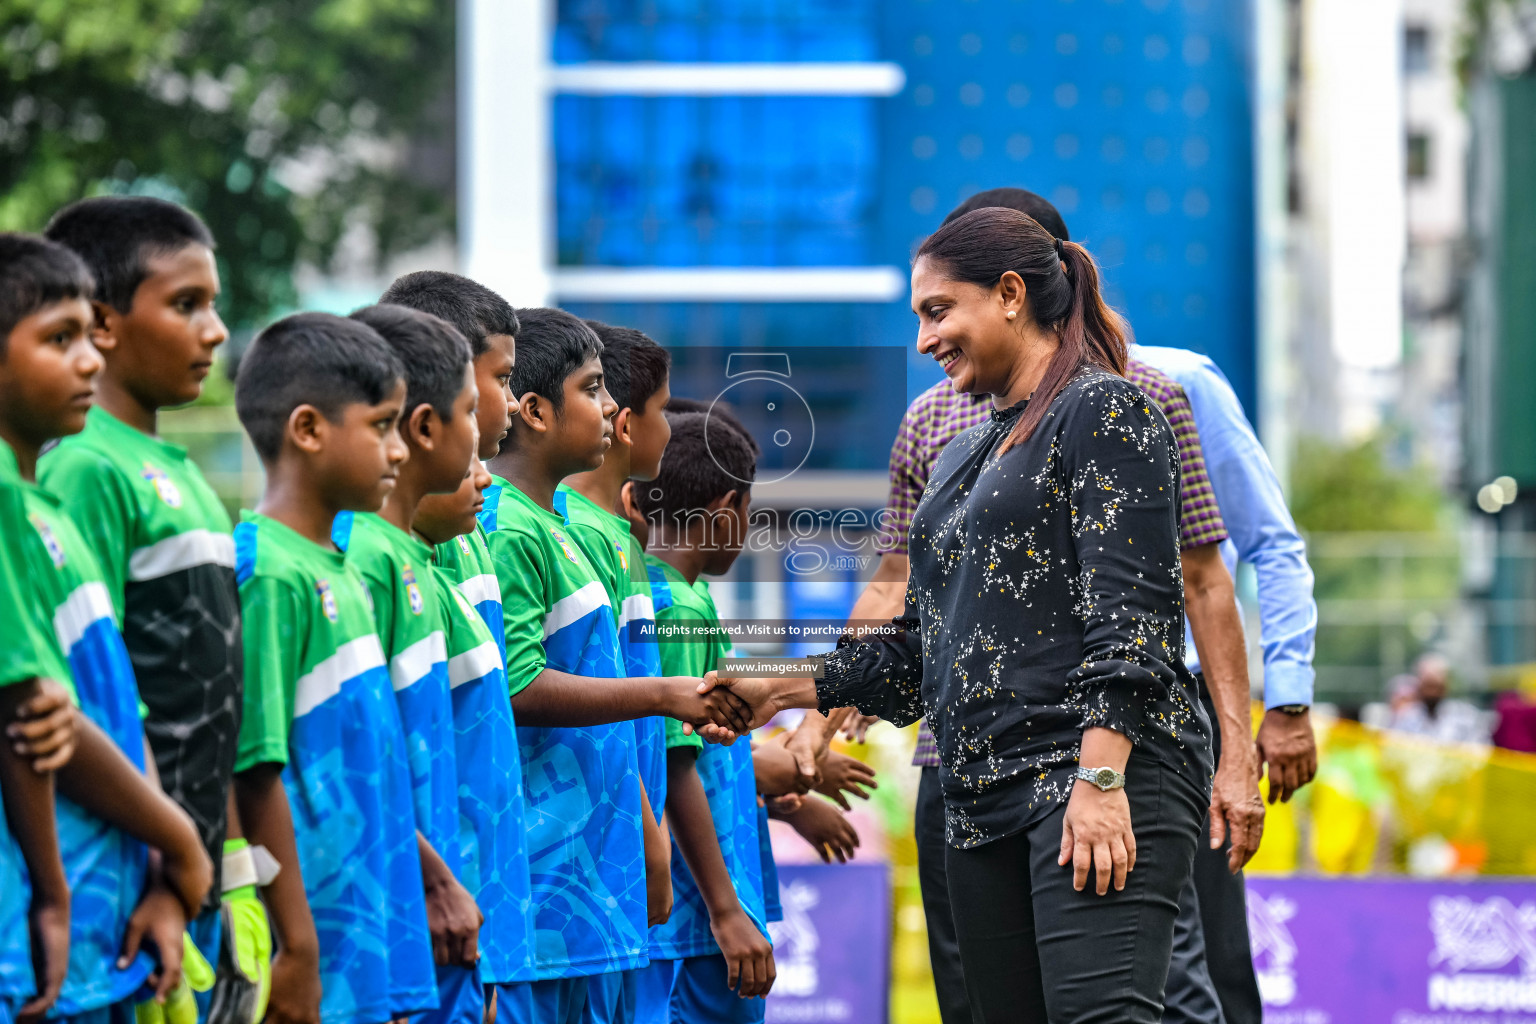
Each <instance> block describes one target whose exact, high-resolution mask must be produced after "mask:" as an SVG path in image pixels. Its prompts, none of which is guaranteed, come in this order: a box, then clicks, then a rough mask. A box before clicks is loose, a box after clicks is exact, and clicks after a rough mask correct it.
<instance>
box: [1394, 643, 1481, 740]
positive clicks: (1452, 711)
mask: <svg viewBox="0 0 1536 1024" xmlns="http://www.w3.org/2000/svg"><path fill="white" fill-rule="evenodd" d="M1414 675H1415V676H1417V677H1418V688H1417V690H1416V692H1415V694H1414V698H1413V699H1412V700H1409V701H1407V702H1405V703H1403V704H1402V705H1401V706H1399V707H1396V708H1395V709H1394V710H1393V714H1392V717H1391V720H1390V721H1389V722H1388V723H1387V728H1389V729H1394V730H1396V731H1397V732H1406V733H1412V734H1413V735H1415V736H1424V737H1426V738H1428V739H1432V740H1438V741H1440V742H1442V743H1476V744H1479V745H1482V746H1487V745H1488V743H1489V737H1490V735H1491V733H1492V731H1493V728H1492V723H1491V722H1490V721H1489V717H1490V716H1489V715H1488V713H1487V712H1485V711H1482V710H1479V709H1478V707H1477V706H1476V705H1475V704H1473V703H1472V702H1471V701H1466V700H1460V699H1457V698H1455V697H1447V696H1446V691H1447V689H1448V688H1449V684H1450V679H1451V664H1450V662H1448V661H1447V660H1446V659H1445V658H1444V657H1443V656H1442V655H1439V654H1434V653H1430V654H1426V655H1424V656H1423V657H1421V658H1420V659H1419V660H1418V662H1417V664H1415V665H1414Z"/></svg>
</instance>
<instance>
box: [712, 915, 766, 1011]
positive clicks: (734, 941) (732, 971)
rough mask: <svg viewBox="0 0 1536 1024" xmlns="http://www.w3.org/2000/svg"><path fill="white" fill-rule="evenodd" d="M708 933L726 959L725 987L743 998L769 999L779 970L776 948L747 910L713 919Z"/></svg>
mask: <svg viewBox="0 0 1536 1024" xmlns="http://www.w3.org/2000/svg"><path fill="white" fill-rule="evenodd" d="M709 930H710V931H711V932H713V933H714V936H715V941H716V942H717V943H719V944H720V952H721V954H722V955H724V957H725V970H726V979H725V983H726V986H727V987H728V988H730V989H733V990H736V989H737V986H738V984H739V985H740V989H739V990H737V994H738V995H740V996H741V998H743V999H748V998H751V997H752V996H766V995H767V994H768V990H769V989H771V988H773V979H774V978H775V977H776V976H777V971H776V969H775V968H774V965H773V945H772V944H771V943H770V942H769V941H768V940H767V939H765V938H763V933H762V932H760V931H758V930H757V925H755V924H753V923H752V919H751V918H750V917H748V916H747V914H746V911H744V910H742V909H741V908H740V907H737V908H736V909H734V910H731V911H727V912H726V913H723V914H720V915H719V916H711V917H710V919H709Z"/></svg>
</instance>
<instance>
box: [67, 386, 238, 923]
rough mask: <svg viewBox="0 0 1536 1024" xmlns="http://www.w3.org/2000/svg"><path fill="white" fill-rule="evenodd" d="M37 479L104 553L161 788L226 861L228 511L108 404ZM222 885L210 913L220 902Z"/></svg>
mask: <svg viewBox="0 0 1536 1024" xmlns="http://www.w3.org/2000/svg"><path fill="white" fill-rule="evenodd" d="M38 481H39V482H40V483H41V484H42V485H43V487H45V488H46V489H48V490H49V491H51V492H53V493H54V494H55V495H57V496H58V498H59V500H60V501H61V502H62V503H63V506H64V509H65V510H66V511H67V512H68V514H69V517H70V518H71V519H73V520H74V522H75V525H76V526H77V527H78V528H79V530H80V532H81V533H82V534H84V535H85V538H86V540H87V541H89V542H90V545H91V547H92V548H93V549H94V550H95V552H96V558H97V561H98V562H99V563H100V564H101V571H102V578H103V580H104V582H105V583H106V587H107V592H108V593H109V594H110V596H111V599H112V604H113V607H114V608H115V609H116V610H117V615H118V619H119V621H120V622H121V623H122V627H123V642H124V643H125V644H126V645H127V647H128V656H129V657H130V658H131V659H132V661H133V670H134V675H135V676H136V677H137V679H138V683H139V693H140V695H141V698H142V700H143V702H144V706H145V708H146V709H147V710H148V715H147V717H146V719H145V723H144V731H145V733H146V734H147V735H148V737H149V743H150V747H151V748H152V749H153V750H154V752H155V766H156V767H157V768H158V769H159V773H160V784H161V786H163V787H164V789H165V791H166V792H167V793H168V794H169V795H170V797H171V799H173V800H175V801H176V802H177V803H178V804H179V805H181V807H182V808H183V809H184V810H186V812H187V813H188V814H189V815H191V817H192V820H193V822H194V823H195V824H196V825H197V830H198V834H199V835H200V836H201V837H202V840H203V845H204V847H205V848H206V849H207V850H208V854H209V856H210V857H212V858H213V863H214V865H215V866H216V867H217V865H219V864H221V863H222V859H223V857H222V853H223V844H224V829H225V820H224V818H225V810H226V808H227V807H228V795H229V784H230V774H231V772H232V771H233V770H234V763H235V745H236V741H237V739H238V736H239V731H240V704H241V682H240V676H241V669H242V665H243V660H242V655H241V649H240V599H239V593H238V589H237V587H236V585H235V542H234V538H233V537H232V536H231V529H232V527H231V524H230V521H229V513H227V512H226V511H225V510H224V506H223V504H221V503H220V501H219V499H218V496H217V495H215V494H214V492H213V488H212V487H210V486H209V485H208V481H207V480H206V479H204V477H203V474H202V471H201V470H199V469H198V468H197V464H196V463H194V462H193V461H192V460H191V459H190V458H188V457H187V452H186V449H184V448H182V447H180V446H179V445H174V444H171V443H170V442H169V441H165V440H162V439H160V438H158V437H152V436H150V435H148V434H145V433H144V432H143V431H140V430H136V429H134V428H133V427H130V426H129V425H128V424H126V423H124V422H122V421H121V420H119V419H117V418H116V417H114V416H113V415H112V414H111V413H109V412H107V411H106V410H104V409H101V408H94V409H92V410H91V411H90V414H89V415H88V416H87V417H86V425H85V429H84V430H83V431H81V432H80V433H79V434H76V435H74V436H72V437H66V438H65V439H64V440H63V441H61V442H60V443H59V446H58V447H57V448H55V449H54V450H53V451H51V452H49V453H48V454H47V455H46V456H44V457H43V459H42V460H41V462H40V463H39V466H38ZM218 894H219V886H218V884H215V885H214V887H213V889H212V890H211V891H210V892H209V896H208V903H207V906H208V907H210V908H211V907H217V906H218V905H219V896H218Z"/></svg>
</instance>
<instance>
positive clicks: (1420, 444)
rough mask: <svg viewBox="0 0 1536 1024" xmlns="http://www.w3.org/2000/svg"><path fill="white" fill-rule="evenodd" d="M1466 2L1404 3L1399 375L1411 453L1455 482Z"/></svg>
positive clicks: (1401, 416) (1464, 214) (1402, 418)
mask: <svg viewBox="0 0 1536 1024" xmlns="http://www.w3.org/2000/svg"><path fill="white" fill-rule="evenodd" d="M1463 18H1464V14H1463V4H1462V2H1461V0H1404V2H1403V36H1402V39H1403V43H1402V53H1403V63H1402V67H1403V119H1404V126H1405V128H1404V130H1405V134H1404V150H1403V152H1404V172H1405V176H1406V180H1407V228H1408V248H1407V261H1406V264H1405V266H1404V270H1403V320H1404V323H1403V326H1404V340H1403V376H1402V389H1401V396H1400V398H1399V406H1398V414H1399V419H1400V421H1401V422H1402V423H1404V425H1406V426H1408V427H1409V428H1410V429H1409V436H1410V438H1411V441H1412V448H1413V451H1412V455H1413V457H1414V458H1415V460H1416V461H1422V462H1425V463H1428V464H1429V465H1431V466H1433V467H1435V469H1436V470H1437V472H1438V473H1439V474H1440V477H1441V479H1442V480H1444V481H1445V482H1446V483H1448V484H1449V483H1454V482H1455V479H1456V475H1457V472H1458V470H1459V467H1460V465H1461V444H1460V438H1461V419H1460V417H1461V411H1460V399H1459V394H1460V388H1459V381H1460V365H1461V308H1460V307H1461V293H1462V282H1463V280H1464V277H1465V261H1466V255H1467V250H1466V243H1465V239H1466V236H1467V199H1466V197H1467V152H1468V151H1467V147H1468V142H1469V136H1470V128H1469V125H1468V121H1467V112H1466V107H1465V104H1464V102H1463V97H1462V93H1461V84H1460V81H1459V80H1458V78H1457V74H1456V54H1457V45H1458V37H1459V34H1460V33H1461V32H1462V31H1463V29H1464V25H1463Z"/></svg>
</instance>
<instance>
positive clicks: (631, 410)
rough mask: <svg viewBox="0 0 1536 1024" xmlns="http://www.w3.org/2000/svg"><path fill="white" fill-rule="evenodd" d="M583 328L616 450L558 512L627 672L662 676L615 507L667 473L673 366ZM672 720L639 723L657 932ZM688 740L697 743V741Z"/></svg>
mask: <svg viewBox="0 0 1536 1024" xmlns="http://www.w3.org/2000/svg"><path fill="white" fill-rule="evenodd" d="M586 323H587V326H588V327H590V328H592V330H593V332H594V333H596V334H597V336H598V339H599V340H600V341H602V343H603V351H602V354H601V357H600V358H601V361H602V366H603V386H604V387H605V388H607V390H608V394H609V395H610V396H611V397H612V398H613V401H614V405H615V406H617V408H618V411H617V412H616V413H614V416H613V423H612V430H613V432H612V436H613V445H612V447H610V448H609V449H608V451H607V453H606V454H604V456H603V464H602V465H601V466H599V467H598V468H597V469H594V470H591V471H589V472H586V473H577V474H575V475H574V476H571V477H568V478H567V479H566V480H565V481H564V482H563V483H561V485H560V487H559V489H558V490H557V491H556V492H555V511H557V512H559V513H560V514H561V515H562V516H564V517H565V521H566V523H567V526H568V528H569V530H570V534H571V536H572V537H573V538H574V539H575V541H576V543H577V544H578V545H580V547H581V549H582V551H583V553H585V554H586V556H587V558H588V559H589V560H590V561H591V563H592V567H593V568H594V569H595V570H596V571H597V574H598V576H599V578H600V579H601V580H602V582H603V586H604V587H605V588H606V589H607V591H608V601H609V604H610V605H611V606H612V608H613V610H614V614H615V616H616V618H617V620H618V629H619V651H620V653H621V655H622V657H623V663H624V671H625V674H627V675H630V676H637V677H646V676H659V675H661V674H662V672H661V659H660V655H659V653H658V651H657V647H656V641H655V636H654V634H653V632H652V625H653V623H654V620H655V613H654V611H653V610H652V607H651V586H650V581H649V580H648V579H647V578H646V575H645V561H644V557H645V556H644V552H643V551H642V550H641V547H640V544H639V542H638V541H637V540H635V538H634V537H633V536H632V535H631V534H630V532H629V522H628V521H627V520H626V519H624V517H623V516H621V515H619V514H617V509H618V508H619V505H620V492H621V491H622V490H623V488H624V485H625V483H626V482H627V481H629V480H635V481H641V482H643V481H647V480H654V479H655V478H656V474H657V472H658V471H659V470H660V468H661V457H662V452H663V451H664V450H665V449H666V446H667V439H668V438H669V437H670V436H671V433H672V432H671V428H670V427H668V426H667V417H666V415H665V413H664V412H663V409H664V408H665V407H666V404H667V401H668V399H669V398H671V389H670V387H669V385H668V370H669V367H670V365H671V360H670V359H669V358H668V356H667V353H666V350H664V349H663V348H662V347H661V346H660V345H657V344H656V343H655V342H654V341H652V340H651V339H650V338H649V337H647V336H646V335H645V334H643V333H642V332H640V331H637V330H634V329H632V328H628V327H613V326H610V325H608V324H604V323H599V322H598V321H596V320H588V321H587V322H586ZM666 721H667V719H664V718H660V717H651V718H640V719H636V720H635V742H636V755H637V757H638V759H639V769H640V784H641V788H642V791H643V793H644V798H645V804H646V805H647V806H642V808H641V815H642V826H643V837H644V841H645V862H646V863H645V867H646V889H647V904H648V908H649V912H648V914H647V917H648V920H649V922H650V923H651V924H652V925H653V926H654V925H658V924H661V923H663V922H665V921H666V919H667V915H668V914H669V913H670V912H671V907H672V876H671V868H670V863H669V861H670V856H671V843H670V841H669V840H668V838H667V836H666V830H665V826H664V825H663V824H662V812H663V810H664V807H665V804H666V799H667V744H666V727H665V725H664V724H663V723H665V722H666ZM679 731H680V730H679ZM688 739H689V740H690V741H692V742H694V743H698V742H701V741H699V740H698V738H697V737H695V736H690V737H688Z"/></svg>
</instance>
